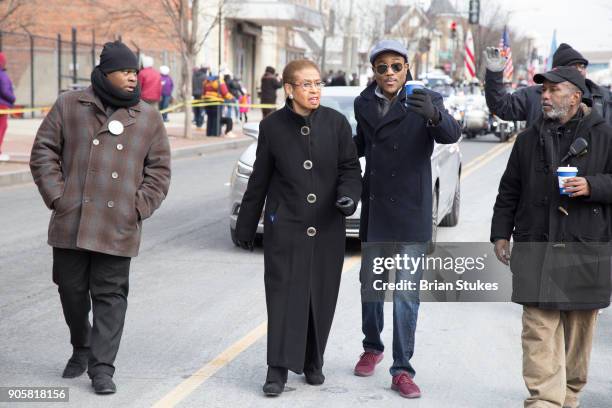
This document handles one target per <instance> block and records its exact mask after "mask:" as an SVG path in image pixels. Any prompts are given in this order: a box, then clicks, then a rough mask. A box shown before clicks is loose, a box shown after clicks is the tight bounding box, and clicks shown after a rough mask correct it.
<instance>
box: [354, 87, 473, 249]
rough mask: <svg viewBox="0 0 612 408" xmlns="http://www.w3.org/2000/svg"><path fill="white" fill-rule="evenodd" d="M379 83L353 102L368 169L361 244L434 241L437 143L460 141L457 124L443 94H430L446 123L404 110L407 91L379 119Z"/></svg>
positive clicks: (361, 153)
mask: <svg viewBox="0 0 612 408" xmlns="http://www.w3.org/2000/svg"><path fill="white" fill-rule="evenodd" d="M375 89H376V82H373V83H372V84H370V86H368V87H367V88H366V89H365V90H364V91H363V92H362V93H361V95H360V96H358V97H357V99H355V118H356V119H357V135H356V136H355V138H354V140H355V144H356V145H357V152H358V154H359V157H362V156H364V155H365V157H366V169H365V173H364V176H363V192H362V196H361V203H362V204H361V205H362V207H361V226H360V230H359V237H360V239H361V241H363V242H393V241H397V242H426V241H429V240H430V239H431V223H432V218H431V213H432V212H431V205H432V186H431V154H432V152H433V148H434V140H435V141H436V142H438V143H443V144H450V143H455V142H456V141H457V140H459V137H460V135H461V129H460V127H459V124H458V123H457V122H456V121H455V119H453V117H452V116H450V115H449V114H448V112H446V110H445V109H444V104H443V100H442V97H441V96H440V94H438V93H436V92H433V91H430V90H427V92H428V93H429V94H430V95H431V98H432V100H433V103H434V105H435V106H436V107H437V108H438V110H439V111H440V113H441V116H442V120H441V121H440V123H439V124H438V125H437V126H427V124H426V121H425V119H424V118H423V117H422V116H421V115H419V114H417V113H415V112H412V111H409V110H408V108H407V107H406V106H405V105H404V100H405V92H404V89H402V91H401V92H400V94H399V95H398V96H397V97H396V98H395V99H394V101H393V103H392V105H391V107H390V108H389V111H388V112H387V114H386V115H385V116H383V117H382V118H380V117H379V114H378V101H377V96H376V95H375V94H374V90H375Z"/></svg>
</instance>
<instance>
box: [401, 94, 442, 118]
mask: <svg viewBox="0 0 612 408" xmlns="http://www.w3.org/2000/svg"><path fill="white" fill-rule="evenodd" d="M406 102H407V104H408V109H410V110H411V111H413V112H416V113H418V114H419V115H421V116H423V117H424V118H425V120H431V121H432V122H434V123H438V122H439V121H440V112H438V109H437V108H436V107H435V106H434V104H433V102H432V101H431V96H430V95H429V94H428V93H427V92H425V91H424V90H422V89H415V90H414V91H413V92H412V95H408V97H407V98H406Z"/></svg>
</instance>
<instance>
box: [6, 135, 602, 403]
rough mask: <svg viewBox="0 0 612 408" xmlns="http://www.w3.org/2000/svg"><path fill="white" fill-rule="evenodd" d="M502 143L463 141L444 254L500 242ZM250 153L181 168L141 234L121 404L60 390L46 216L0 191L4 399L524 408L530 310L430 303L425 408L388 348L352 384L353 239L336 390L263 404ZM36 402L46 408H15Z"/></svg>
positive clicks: (10, 191)
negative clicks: (401, 387)
mask: <svg viewBox="0 0 612 408" xmlns="http://www.w3.org/2000/svg"><path fill="white" fill-rule="evenodd" d="M500 146H501V145H500V144H499V143H497V141H496V139H495V138H494V137H492V136H486V137H481V138H478V139H475V140H469V141H464V142H462V145H461V148H462V152H463V163H464V168H466V169H469V171H465V172H464V177H463V180H462V207H461V219H460V224H459V225H458V226H457V227H454V228H441V229H440V230H439V235H438V240H439V241H471V242H478V241H480V242H486V241H487V240H488V234H489V223H490V219H491V215H492V206H493V201H494V199H495V195H496V193H497V186H498V182H499V178H500V176H501V174H502V172H503V170H504V168H505V163H506V161H507V158H508V155H509V152H510V149H509V148H510V147H511V145H510V144H508V145H507V147H500ZM491 149H496V150H491ZM487 152H488V153H487ZM239 154H240V152H239V151H236V150H230V151H225V152H220V153H215V154H211V155H208V156H203V157H200V158H197V159H183V160H177V161H175V162H174V164H173V183H172V187H171V191H170V194H169V197H168V199H167V200H166V201H165V202H164V204H163V206H162V208H161V209H160V210H159V211H158V212H156V213H155V214H154V216H153V217H152V218H151V219H150V220H148V221H146V222H145V225H144V234H143V235H144V239H143V243H142V246H141V252H140V255H139V257H137V258H135V259H134V260H133V262H132V269H131V281H130V295H129V307H128V313H127V321H126V325H125V330H124V334H123V340H122V344H121V349H120V351H119V355H118V358H117V361H116V366H117V372H116V375H115V380H116V382H117V385H118V393H117V394H115V395H112V396H97V395H95V394H93V392H92V390H91V386H90V382H89V380H88V379H87V377H86V376H82V377H80V378H78V379H73V380H66V379H62V378H61V372H62V369H63V366H64V364H65V362H66V359H67V358H68V357H69V355H70V352H71V347H70V344H69V337H68V330H67V327H66V326H65V323H64V320H63V316H62V312H61V307H60V303H59V297H58V294H57V289H56V287H55V286H54V285H53V283H52V282H51V249H50V247H48V246H47V244H46V231H47V224H48V220H49V215H50V214H49V211H48V210H47V209H46V208H45V207H44V205H43V204H42V200H41V199H40V197H39V195H38V192H37V191H36V188H35V186H34V185H33V184H27V185H23V186H17V187H9V188H4V189H0V228H1V231H2V234H1V235H0V283H1V285H0V387H2V386H61V387H69V388H70V403H68V404H60V403H58V404H55V405H52V406H74V407H104V408H109V407H149V406H153V405H155V404H156V403H159V404H158V405H157V406H173V405H176V406H180V407H235V406H242V407H258V406H266V407H267V406H274V407H276V406H279V407H284V406H292V407H312V406H316V405H319V406H320V405H323V404H328V405H331V406H334V407H354V406H368V407H389V406H411V407H423V408H425V407H427V408H430V407H431V408H434V407H435V408H439V407H440V408H446V407H453V408H480V407H482V408H491V407H504V408H505V407H520V406H522V400H523V398H524V397H525V393H526V391H525V389H524V385H523V382H522V377H521V342H520V330H521V320H520V316H521V308H520V307H519V306H517V305H514V304H511V303H423V304H422V306H421V312H420V316H419V328H418V331H417V343H416V352H415V357H414V360H413V362H414V366H415V368H416V370H417V377H416V381H417V383H418V384H419V385H420V387H421V389H422V391H423V397H422V398H421V399H419V400H412V401H407V400H404V399H402V398H400V397H399V396H398V395H397V394H396V393H395V392H393V391H391V390H390V389H389V386H390V380H391V377H390V376H389V374H388V367H389V366H390V364H391V351H390V347H389V349H388V350H389V353H388V355H387V356H386V357H385V360H384V361H383V362H382V363H381V364H380V365H379V368H378V370H377V372H376V374H375V375H374V376H373V377H370V378H358V377H355V376H353V375H352V368H353V366H354V364H355V362H356V360H357V358H358V356H359V354H360V352H361V330H360V300H359V283H358V269H359V262H358V259H357V257H358V255H359V251H358V245H356V243H355V242H353V243H350V244H349V248H348V250H347V259H346V262H345V266H346V267H345V271H344V275H343V281H342V287H341V293H340V297H339V302H338V308H337V312H336V317H335V321H334V326H333V328H332V333H331V336H330V340H329V343H328V348H327V351H326V364H325V368H324V369H325V374H326V376H327V380H326V382H325V384H324V385H322V386H321V387H312V386H309V385H307V384H305V382H304V380H303V377H302V376H297V375H294V374H290V376H289V382H288V387H289V390H288V392H286V393H285V394H283V395H282V396H281V397H280V398H277V399H269V398H265V397H264V396H263V395H262V393H261V385H262V383H263V381H264V379H265V373H266V365H265V354H266V345H265V331H264V330H263V329H264V328H265V321H266V312H265V300H264V288H263V257H262V250H261V248H259V249H257V250H256V251H255V252H253V253H249V252H245V251H242V250H239V249H237V248H235V247H234V246H233V244H232V243H231V241H230V239H229V231H228V229H229V224H228V192H229V187H228V181H229V177H230V173H231V171H232V168H233V165H234V163H235V160H236V158H237V157H238V156H239ZM474 160H476V161H474ZM610 313H612V312H608V311H606V312H605V313H604V314H602V315H601V316H600V322H599V328H598V333H597V337H596V340H595V346H594V350H593V355H592V363H591V371H590V378H589V384H588V385H587V387H586V389H585V392H584V397H583V407H588V408H609V407H612V383H611V382H610V378H609V373H610V367H611V366H612V318H611V317H610ZM391 326H392V325H391V319H390V305H387V325H386V328H385V331H384V334H383V339H384V340H385V341H386V343H387V344H388V345H389V346H390V343H391ZM160 401H161V403H160ZM29 405H32V406H34V407H41V406H47V405H48V404H42V403H33V404H29V403H20V404H18V405H12V406H19V407H26V406H29ZM0 406H9V405H8V404H3V403H0Z"/></svg>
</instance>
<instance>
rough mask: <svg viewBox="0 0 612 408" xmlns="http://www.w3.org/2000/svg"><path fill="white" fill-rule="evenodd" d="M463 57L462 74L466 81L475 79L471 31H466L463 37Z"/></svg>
mask: <svg viewBox="0 0 612 408" xmlns="http://www.w3.org/2000/svg"><path fill="white" fill-rule="evenodd" d="M464 49H465V56H464V57H463V65H464V71H463V72H464V74H465V78H466V79H467V80H472V79H474V78H475V77H476V59H475V58H474V37H472V30H468V32H467V35H466V37H465V48H464Z"/></svg>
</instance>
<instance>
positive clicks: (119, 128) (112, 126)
mask: <svg viewBox="0 0 612 408" xmlns="http://www.w3.org/2000/svg"><path fill="white" fill-rule="evenodd" d="M108 131H109V132H111V133H112V134H113V135H120V134H122V133H123V123H121V122H119V121H118V120H111V121H110V123H109V124H108Z"/></svg>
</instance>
